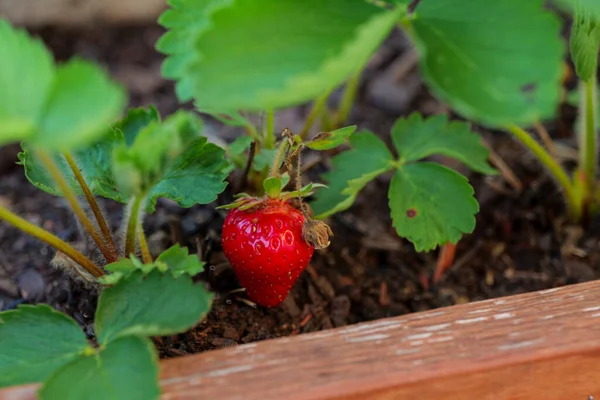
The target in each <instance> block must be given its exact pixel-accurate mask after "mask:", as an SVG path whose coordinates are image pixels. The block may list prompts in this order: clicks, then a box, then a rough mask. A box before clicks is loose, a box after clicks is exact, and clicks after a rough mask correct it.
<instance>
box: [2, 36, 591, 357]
mask: <svg viewBox="0 0 600 400" xmlns="http://www.w3.org/2000/svg"><path fill="white" fill-rule="evenodd" d="M38 33H39V34H40V35H41V36H42V38H43V39H44V40H45V41H46V42H47V43H48V44H49V45H50V46H51V47H52V48H53V49H54V51H55V53H56V56H57V57H58V58H59V59H66V58H68V57H70V56H71V55H73V54H78V55H80V56H83V57H86V58H89V59H93V60H96V61H99V62H101V63H103V64H104V65H106V66H107V67H108V68H109V69H110V71H111V73H112V74H113V76H115V77H116V78H117V79H119V80H120V81H122V82H123V83H124V84H126V85H127V86H128V88H129V90H130V91H131V104H132V105H147V104H155V105H157V107H158V108H159V110H160V111H161V113H162V114H163V115H166V114H169V113H171V112H173V111H174V110H176V109H177V108H178V107H179V104H178V103H177V100H176V98H175V96H174V93H173V85H172V84H171V83H169V82H166V81H164V80H162V79H161V77H160V62H161V56H160V55H159V54H157V53H156V52H155V51H154V50H153V44H154V42H155V41H156V39H157V38H158V37H159V36H160V34H161V31H160V29H158V28H156V27H129V28H110V29H108V28H106V29H102V28H90V29H89V30H86V31H84V32H80V31H57V30H53V29H45V30H42V31H40V32H38ZM411 65H413V63H412V62H411V55H410V51H409V50H407V46H406V41H405V40H404V38H403V37H402V36H401V35H400V34H398V33H396V34H394V35H392V37H391V38H390V39H389V40H388V41H387V43H386V44H385V46H384V47H383V48H382V49H381V51H379V53H378V54H377V55H376V56H375V57H374V59H373V61H372V62H371V63H370V65H369V68H368V70H367V72H366V73H365V78H364V82H363V85H362V87H361V92H360V96H359V100H358V102H357V105H356V107H355V109H354V111H353V114H352V121H351V122H352V123H356V124H358V125H359V126H360V127H362V128H369V129H372V130H374V131H375V132H378V133H379V134H380V135H381V137H382V138H384V139H385V140H388V138H387V136H388V132H389V128H390V126H391V125H392V123H393V121H394V120H395V119H396V118H397V117H399V116H401V115H407V114H408V113H409V112H411V111H415V110H417V111H421V112H423V113H424V114H433V113H440V112H446V110H445V108H444V107H443V106H442V105H441V104H439V103H438V102H437V101H435V100H434V99H433V98H432V97H431V96H430V95H429V94H428V93H427V91H426V89H424V87H423V86H422V84H420V83H419V77H418V73H417V72H416V71H415V70H414V68H410V67H411ZM398 76H400V79H399V78H398ZM305 112H306V107H300V108H297V109H293V110H287V111H284V112H282V113H280V114H278V122H279V125H281V127H283V126H289V127H290V128H292V129H294V128H297V127H298V126H301V124H302V115H303V114H304V113H305ZM572 122H573V110H571V109H569V107H566V106H565V107H563V110H562V113H561V116H560V119H559V121H558V122H556V123H552V124H549V125H548V129H549V130H550V133H551V134H552V135H553V136H554V137H556V138H559V139H560V140H562V142H561V143H563V144H567V145H568V144H570V137H571V134H570V126H571V124H572ZM208 131H209V134H210V135H212V137H213V138H215V140H226V141H230V140H232V139H233V138H234V137H235V136H236V135H238V134H239V132H238V131H236V130H235V129H232V128H228V127H220V126H219V125H217V124H210V125H209V128H208ZM482 134H483V136H484V137H485V138H486V139H487V140H488V141H489V142H490V143H492V145H493V148H494V150H495V151H496V153H497V154H498V155H499V156H500V157H501V158H502V159H503V160H504V161H505V162H506V163H507V164H508V165H509V166H510V167H511V168H512V169H513V170H514V172H515V173H516V175H517V176H518V177H519V179H520V180H521V182H522V184H523V186H524V189H523V190H522V192H521V193H517V192H516V191H515V190H514V189H511V187H510V186H509V185H508V184H507V182H506V181H505V179H504V178H503V177H502V176H495V177H487V178H485V177H482V176H480V175H477V174H471V175H469V176H470V179H471V181H472V184H473V185H474V187H475V190H476V194H477V197H478V199H479V201H480V204H481V212H480V214H479V215H478V219H477V229H476V231H475V232H474V233H473V234H472V235H468V236H466V237H465V238H464V240H463V241H461V242H460V243H459V244H458V249H457V255H456V261H455V263H454V266H453V267H452V269H451V270H450V272H449V273H448V274H447V275H446V276H445V277H444V278H443V279H442V280H441V281H440V282H439V283H438V284H437V285H433V284H431V283H430V282H431V281H430V276H431V274H432V272H433V270H434V268H435V262H436V254H435V253H430V254H422V253H421V254H420V253H416V252H415V251H414V249H413V247H412V245H411V244H410V243H409V242H407V241H405V240H403V239H401V238H399V237H398V236H397V235H396V233H395V231H394V230H393V228H392V226H391V222H390V217H389V209H388V204H387V197H386V192H387V186H388V182H389V176H384V177H382V178H380V179H378V180H377V182H375V183H372V184H370V185H368V186H367V187H366V188H365V190H364V192H363V193H362V194H361V196H360V197H359V199H358V201H357V203H356V204H355V205H354V206H353V207H352V208H351V209H350V210H348V211H347V212H344V213H341V214H338V215H336V216H334V217H333V218H331V220H330V221H329V222H330V224H331V226H332V228H333V230H334V232H335V237H334V238H333V242H332V245H331V246H330V247H329V248H328V249H326V250H322V251H319V252H317V254H316V255H315V256H314V258H313V260H312V262H311V264H310V266H309V267H308V269H307V271H306V272H305V273H304V274H303V275H302V276H301V278H300V279H299V281H298V282H297V284H296V285H295V287H294V289H293V290H292V294H291V295H290V296H289V297H288V299H287V300H286V301H285V303H284V305H283V306H281V307H278V308H275V309H263V308H260V307H259V308H254V307H252V306H250V305H248V304H247V303H246V302H244V301H243V295H242V294H240V293H231V291H232V290H234V289H236V288H238V287H239V286H238V283H237V282H236V280H235V277H234V275H233V273H232V270H231V268H230V267H229V266H228V264H227V262H226V260H225V258H224V256H223V254H222V252H221V248H220V236H219V235H220V226H221V223H222V219H223V216H224V215H223V213H222V212H220V211H216V210H215V209H214V205H212V206H198V207H194V208H192V209H189V210H182V209H179V208H177V207H175V206H173V205H172V204H170V203H168V202H161V203H160V204H159V208H158V210H157V212H156V214H154V215H152V216H150V217H148V218H147V223H146V228H147V232H148V233H149V235H150V242H151V245H152V247H153V250H154V251H155V252H159V251H161V250H162V249H164V248H166V247H167V246H169V245H170V244H172V243H174V242H180V243H183V244H186V245H188V246H190V248H191V249H193V250H194V251H200V252H201V253H202V254H204V255H205V256H206V257H207V258H206V260H207V261H208V262H209V264H208V266H207V271H206V273H205V274H203V276H202V277H201V279H203V280H205V281H206V282H207V283H208V284H209V285H210V286H211V288H212V290H214V291H216V292H217V298H216V301H215V304H214V307H213V309H212V311H211V312H210V314H209V315H208V318H207V319H206V320H205V321H204V322H202V323H200V324H199V325H198V326H197V327H196V328H195V329H193V330H192V331H190V332H187V333H185V334H182V335H178V336H173V337H167V338H160V339H157V343H158V344H159V346H158V347H159V350H160V353H161V356H162V357H172V356H179V355H183V354H188V353H195V352H199V351H204V350H209V349H214V348H220V347H224V346H233V345H237V344H241V343H248V342H252V341H257V340H263V339H268V338H272V337H279V336H286V335H295V334H300V333H304V332H311V331H317V330H321V329H327V328H331V327H336V326H343V325H347V324H352V323H357V322H361V321H368V320H373V319H377V318H384V317H389V316H395V315H401V314H405V313H410V312H415V311H422V310H427V309H432V308H436V307H443V306H448V305H452V304H457V303H465V302H470V301H475V300H482V299H487V298H492V297H498V296H504V295H510V294H516V293H522V292H528V291H532V290H538V289H544V288H551V287H556V286H560V285H565V284H570V283H576V282H582V281H587V280H592V279H596V278H597V277H598V275H599V268H598V264H599V262H600V246H599V243H598V240H599V239H598V233H600V219H596V220H594V221H591V223H590V224H589V226H588V227H587V228H586V229H585V230H584V229H583V228H581V227H577V226H570V225H568V224H567V223H566V219H565V217H564V211H563V204H562V195H561V193H559V191H558V189H557V187H556V186H555V185H554V183H553V182H552V181H551V180H550V179H549V178H548V176H547V175H546V174H545V173H544V172H543V171H542V170H541V168H540V167H539V165H538V164H537V162H536V161H535V160H533V159H532V157H530V155H529V154H528V153H527V152H526V151H525V150H523V149H522V148H521V147H520V145H519V144H518V143H516V142H514V141H513V140H512V139H511V138H510V137H508V136H507V135H505V134H502V133H494V134H492V133H490V132H485V131H483V130H482ZM14 153H15V150H14V148H13V149H12V150H9V151H7V150H3V151H1V152H0V161H2V162H0V201H1V202H3V203H6V204H8V206H10V208H11V209H13V210H14V211H16V212H17V213H19V214H20V215H22V216H24V217H25V218H27V219H28V220H30V221H32V222H35V223H37V224H40V225H42V226H43V227H45V228H47V229H49V230H51V231H53V232H55V233H57V234H58V235H59V236H60V237H61V238H63V239H66V240H69V241H81V238H80V237H79V236H78V229H77V225H76V223H75V221H74V219H73V217H72V216H71V215H70V213H69V212H68V209H67V207H66V205H65V203H64V201H63V200H62V199H59V198H55V197H52V196H50V195H47V194H45V193H42V192H40V191H38V190H36V189H35V188H33V187H32V186H31V185H30V184H29V183H28V182H27V181H26V179H25V177H24V175H23V171H22V169H21V168H20V167H17V166H14V164H13V163H12V162H8V163H7V162H6V161H7V160H11V157H12V156H14ZM312 157H313V161H314V166H313V168H312V169H311V170H310V172H309V175H310V176H311V177H312V178H313V179H314V178H316V177H318V175H319V173H320V172H322V171H324V170H326V168H327V165H328V159H327V156H325V157H324V158H323V159H318V158H316V156H315V155H313V156H312ZM442 161H444V162H448V163H449V164H448V165H451V166H456V165H455V164H452V163H451V162H449V161H448V160H442ZM459 168H460V167H459ZM461 171H463V170H462V169H461ZM229 195H230V193H229ZM103 204H104V206H105V208H106V210H108V213H109V215H110V217H111V220H112V222H113V227H114V228H115V229H116V228H117V227H118V224H119V219H120V215H121V207H120V206H119V205H117V204H114V203H111V202H104V203H103ZM52 254H53V251H52V250H51V249H50V248H48V247H47V246H45V245H43V244H41V243H40V242H38V241H37V240H35V239H31V238H29V237H27V236H25V235H23V234H21V233H19V232H18V231H16V230H15V229H13V228H11V227H9V226H7V225H6V224H0V310H6V309H10V308H13V307H15V306H16V305H18V304H21V303H36V302H45V303H49V304H51V305H52V306H54V307H56V308H58V309H60V310H63V311H65V312H67V313H69V314H70V315H72V316H74V317H75V318H76V319H77V320H78V321H79V322H80V323H81V324H82V325H84V326H85V327H86V330H87V332H88V333H89V334H90V335H93V329H92V322H93V320H92V318H93V312H94V308H95V301H96V295H95V294H94V293H89V291H87V290H86V289H85V288H84V287H82V285H81V284H79V283H77V282H75V281H73V280H72V279H71V278H70V277H68V276H66V275H65V274H64V273H62V272H61V271H58V270H54V269H53V268H52V267H50V265H49V261H50V260H51V258H52Z"/></svg>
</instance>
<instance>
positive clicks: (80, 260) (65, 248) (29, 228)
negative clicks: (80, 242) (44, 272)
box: [0, 205, 104, 278]
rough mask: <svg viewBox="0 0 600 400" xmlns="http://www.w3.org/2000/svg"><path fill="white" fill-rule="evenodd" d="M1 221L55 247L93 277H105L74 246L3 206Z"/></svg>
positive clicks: (1, 208) (0, 215)
mask: <svg viewBox="0 0 600 400" xmlns="http://www.w3.org/2000/svg"><path fill="white" fill-rule="evenodd" d="M0 219H2V220H4V221H6V222H8V223H9V224H11V225H12V226H14V227H15V228H17V229H20V230H22V231H23V232H25V233H27V234H28V235H31V236H33V237H35V238H37V239H39V240H41V241H42V242H44V243H47V244H49V245H50V246H52V247H54V248H55V249H56V250H58V251H60V252H61V253H63V254H65V255H66V256H67V257H69V258H70V259H72V260H73V261H75V262H76V263H77V264H79V265H81V266H82V267H83V268H85V270H86V271H88V272H89V273H90V274H92V276H94V277H95V278H99V277H101V276H102V275H104V272H102V270H101V269H100V268H99V267H98V266H97V265H96V264H94V263H93V262H92V261H91V260H90V259H89V258H87V257H86V256H84V255H83V254H82V253H80V252H79V251H77V250H75V248H73V246H71V245H70V244H68V243H67V242H65V241H63V240H61V239H59V238H58V237H56V236H54V235H53V234H51V233H50V232H48V231H47V230H45V229H42V228H40V227H39V226H36V225H34V224H32V223H31V222H29V221H26V220H24V219H23V218H21V217H19V216H18V215H16V214H14V213H13V212H11V211H10V210H8V209H7V208H5V207H3V206H2V205H0Z"/></svg>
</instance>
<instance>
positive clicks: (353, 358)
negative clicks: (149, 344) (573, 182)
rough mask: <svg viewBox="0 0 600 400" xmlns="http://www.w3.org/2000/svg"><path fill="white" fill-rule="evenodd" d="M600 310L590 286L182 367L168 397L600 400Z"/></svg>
mask: <svg viewBox="0 0 600 400" xmlns="http://www.w3.org/2000/svg"><path fill="white" fill-rule="evenodd" d="M598 304H600V284H598V282H590V283H584V284H578V285H571V286H568V287H563V288H555V289H549V290H543V291H539V292H534V293H528V294H524V295H518V296H510V297H504V298H501V299H496V300H486V301H481V302H475V303H470V304H464V305H459V306H454V307H447V308H444V309H443V310H432V311H426V312H421V313H415V314H410V315H406V316H402V317H395V318H388V319H382V320H379V321H375V322H369V323H362V324H358V325H353V326H350V327H346V328H339V329H334V330H329V331H325V332H316V333H311V334H307V335H302V336H298V337H293V338H282V339H278V340H269V341H265V342H262V343H257V344H246V345H243V346H241V347H238V348H233V349H223V350H219V351H213V352H208V353H203V354H199V355H195V356H188V357H182V358H176V359H173V360H167V361H163V362H162V363H161V386H162V390H163V397H162V398H164V399H199V398H202V399H204V398H216V397H218V398H222V399H242V398H243V399H247V400H254V399H256V400H271V399H273V400H274V399H281V398H286V399H293V400H326V399H342V398H343V399H365V398H368V399H382V400H383V399H396V398H400V399H405V398H406V399H413V398H414V399H416V398H422V399H438V398H444V399H449V400H455V399H456V400H459V399H478V400H508V399H510V400H528V399H537V398H543V399H547V400H564V399H582V400H593V399H594V398H595V397H596V398H597V396H599V395H600V380H598V379H597V376H598V362H599V361H600V339H599V336H598V328H597V327H598V323H597V320H598V319H599V318H600V306H598ZM35 389H36V385H28V386H23V387H18V388H12V389H7V390H4V391H0V398H2V399H7V400H8V399H10V400H33V399H35Z"/></svg>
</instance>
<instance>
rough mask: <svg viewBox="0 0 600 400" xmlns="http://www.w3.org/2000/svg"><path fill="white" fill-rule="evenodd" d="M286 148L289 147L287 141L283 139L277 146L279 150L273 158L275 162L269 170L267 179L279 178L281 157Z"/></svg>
mask: <svg viewBox="0 0 600 400" xmlns="http://www.w3.org/2000/svg"><path fill="white" fill-rule="evenodd" d="M288 147H289V143H288V140H287V139H286V138H283V139H282V140H281V143H280V144H279V149H278V150H277V155H276V156H275V161H274V162H273V167H272V168H271V172H270V173H269V177H271V178H276V177H278V176H279V169H280V168H281V163H282V161H283V156H284V154H285V153H286V151H287V149H288Z"/></svg>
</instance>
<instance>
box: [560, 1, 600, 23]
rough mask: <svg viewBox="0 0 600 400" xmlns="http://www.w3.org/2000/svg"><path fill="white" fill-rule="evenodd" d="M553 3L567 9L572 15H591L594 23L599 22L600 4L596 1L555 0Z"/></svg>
mask: <svg viewBox="0 0 600 400" xmlns="http://www.w3.org/2000/svg"><path fill="white" fill-rule="evenodd" d="M555 2H556V3H558V5H562V6H566V7H568V8H569V9H570V10H571V11H573V12H574V13H576V12H577V11H582V12H585V13H586V14H589V15H591V16H592V17H593V18H594V19H595V20H596V21H600V2H598V1H597V0H555Z"/></svg>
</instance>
